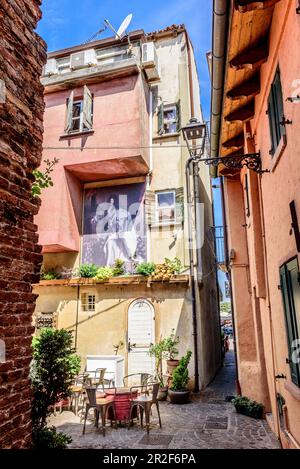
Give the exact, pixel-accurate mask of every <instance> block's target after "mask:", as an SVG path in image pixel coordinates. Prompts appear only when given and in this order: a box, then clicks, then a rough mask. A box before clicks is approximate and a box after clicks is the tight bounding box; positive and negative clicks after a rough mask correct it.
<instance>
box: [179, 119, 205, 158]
mask: <svg viewBox="0 0 300 469" xmlns="http://www.w3.org/2000/svg"><path fill="white" fill-rule="evenodd" d="M181 130H182V133H183V138H184V140H185V142H186V144H187V147H188V150H189V153H190V156H191V157H192V158H201V156H202V155H203V153H204V147H205V139H206V124H202V123H201V122H199V121H198V119H196V118H195V117H192V118H191V119H190V121H189V123H188V124H187V125H186V126H185V127H182V129H181Z"/></svg>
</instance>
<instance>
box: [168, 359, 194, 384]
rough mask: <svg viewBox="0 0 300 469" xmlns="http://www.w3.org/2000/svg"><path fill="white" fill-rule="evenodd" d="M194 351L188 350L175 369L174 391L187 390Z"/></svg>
mask: <svg viewBox="0 0 300 469" xmlns="http://www.w3.org/2000/svg"><path fill="white" fill-rule="evenodd" d="M191 356H192V352H191V351H190V350H188V351H187V353H186V355H185V356H184V357H182V358H181V359H180V361H179V365H178V366H177V367H176V368H175V370H174V371H173V376H172V388H171V389H172V391H185V390H186V387H187V384H188V382H189V370H188V364H189V362H190V359H191Z"/></svg>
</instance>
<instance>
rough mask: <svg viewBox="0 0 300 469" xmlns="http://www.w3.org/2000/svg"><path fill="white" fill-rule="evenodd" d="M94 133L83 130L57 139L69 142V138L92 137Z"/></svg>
mask: <svg viewBox="0 0 300 469" xmlns="http://www.w3.org/2000/svg"><path fill="white" fill-rule="evenodd" d="M94 133H95V131H94V130H83V131H81V132H72V133H70V134H63V135H61V136H60V137H59V140H69V139H70V138H78V137H85V136H89V135H93V134H94Z"/></svg>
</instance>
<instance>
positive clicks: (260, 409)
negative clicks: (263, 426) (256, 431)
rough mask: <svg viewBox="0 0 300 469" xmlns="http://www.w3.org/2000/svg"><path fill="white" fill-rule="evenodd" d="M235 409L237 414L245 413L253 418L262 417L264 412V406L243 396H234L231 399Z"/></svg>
mask: <svg viewBox="0 0 300 469" xmlns="http://www.w3.org/2000/svg"><path fill="white" fill-rule="evenodd" d="M231 402H232V404H233V405H234V407H235V410H236V411H237V412H238V413H239V414H243V415H247V416H248V417H253V418H255V419H262V418H263V414H264V406H263V404H260V403H259V402H256V401H252V400H251V399H249V398H248V397H245V396H236V397H235V398H234V399H233V400H232V401H231Z"/></svg>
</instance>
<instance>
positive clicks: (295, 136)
mask: <svg viewBox="0 0 300 469" xmlns="http://www.w3.org/2000/svg"><path fill="white" fill-rule="evenodd" d="M296 3H297V2H296V1H294V0H282V1H281V2H279V3H277V4H276V7H275V11H274V16H273V22H272V27H271V32H270V55H269V58H268V61H267V62H266V63H265V64H264V65H263V66H262V68H261V92H260V94H259V95H258V96H257V97H256V98H255V118H254V119H253V120H252V121H251V129H250V130H251V133H252V136H253V140H252V148H251V142H248V144H247V143H246V149H247V151H249V152H250V151H253V150H254V149H255V150H256V151H260V152H261V157H262V166H263V169H269V170H270V173H265V174H263V175H262V176H261V179H260V177H257V176H254V179H253V176H252V175H251V178H252V179H250V183H249V187H250V212H251V214H250V217H249V218H247V220H246V223H247V226H245V232H246V238H247V247H246V249H245V248H244V247H243V246H242V243H243V242H244V241H243V239H242V238H240V239H236V240H235V245H232V244H231V247H235V248H236V247H237V250H241V252H242V251H243V250H244V257H245V256H246V253H248V256H249V263H248V265H247V272H248V274H247V280H243V279H242V278H241V277H236V278H233V280H234V287H233V288H234V297H235V306H236V308H237V310H236V315H237V317H239V316H240V317H243V316H244V315H246V314H250V315H251V317H252V318H253V319H254V324H255V329H256V338H255V340H256V344H257V346H258V348H257V357H256V362H257V365H259V366H262V367H263V368H262V371H265V375H266V377H267V382H266V384H265V386H263V387H262V388H261V391H260V392H259V393H258V395H257V396H256V397H257V398H258V399H260V400H261V401H263V402H265V401H264V400H265V399H266V391H268V394H269V399H270V402H271V410H272V415H273V421H274V430H275V431H276V433H277V434H280V437H281V441H282V443H283V445H284V446H285V447H297V445H300V389H299V388H296V386H295V385H293V384H291V373H290V367H289V364H287V363H286V358H287V357H288V348H287V334H286V326H285V316H284V309H283V303H282V297H281V291H280V290H279V288H278V285H279V284H280V278H279V269H280V266H281V265H282V264H283V263H285V262H287V261H289V260H290V259H291V258H293V257H295V256H298V259H299V263H300V257H299V253H297V248H296V243H295V238H294V234H293V232H292V231H291V215H290V208H289V204H290V202H291V201H292V200H294V201H295V204H296V209H297V213H298V220H299V221H300V191H299V185H300V104H296V103H290V102H288V101H287V100H286V99H287V98H288V97H290V96H292V94H293V93H294V92H295V91H296V89H297V88H298V94H300V54H299V50H300V15H297V14H296V12H295V8H296ZM278 66H279V68H280V74H281V83H282V89H283V101H284V102H283V105H284V115H285V117H286V119H289V120H291V121H292V124H291V125H286V137H287V144H286V147H285V148H284V149H283V151H282V153H281V155H280V156H279V157H277V158H276V157H273V158H272V156H271V155H270V154H269V150H270V148H271V140H270V132H269V122H268V116H267V115H266V110H267V100H268V96H269V93H270V87H271V83H272V81H273V79H274V75H275V72H276V69H277V67H278ZM295 80H298V81H295ZM247 146H248V148H247ZM275 160H276V161H275ZM240 183H241V184H242V185H243V184H244V172H242V174H241V178H240ZM230 184H232V181H230V180H228V181H227V182H226V191H227V215H230V214H233V218H232V219H231V221H230V224H229V232H230V233H232V232H233V231H235V232H237V230H239V231H240V230H241V228H240V227H241V224H244V223H245V222H244V220H245V218H243V219H242V218H241V217H240V216H239V215H238V214H236V216H235V215H234V210H235V209H234V207H236V205H237V204H238V201H237V197H236V195H237V194H235V193H234V192H232V194H230ZM244 192H245V191H244ZM241 197H242V201H243V203H244V208H245V194H243V195H242V196H241ZM230 237H231V238H232V234H231V235H230ZM264 239H265V246H266V252H264ZM237 262H238V258H237V259H236V260H234V262H233V264H235V263H237ZM242 262H243V263H244V262H245V259H243V260H242ZM299 288H300V287H299ZM245 291H246V296H247V294H248V292H249V295H250V297H251V302H252V308H251V311H250V312H249V308H248V305H246V306H245V305H243V303H244V302H245ZM255 305H256V307H255ZM239 306H240V309H239ZM257 319H258V320H259V322H260V324H257ZM259 327H261V332H259ZM261 348H262V351H263V357H262V356H261V353H260V349H261ZM260 356H261V359H260ZM245 366H246V360H245V358H244V359H243V357H239V367H240V370H241V372H242V373H243V376H242V392H244V394H250V397H251V393H252V394H253V376H252V375H251V373H250V371H247V370H245ZM264 367H265V368H264ZM243 370H244V371H243ZM280 374H283V375H285V376H286V379H277V380H275V375H280ZM287 388H289V389H287ZM276 393H280V394H281V395H282V396H283V397H284V399H285V402H286V431H285V432H284V431H283V429H282V428H280V425H279V420H278V412H277V405H276ZM297 393H298V397H297Z"/></svg>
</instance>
